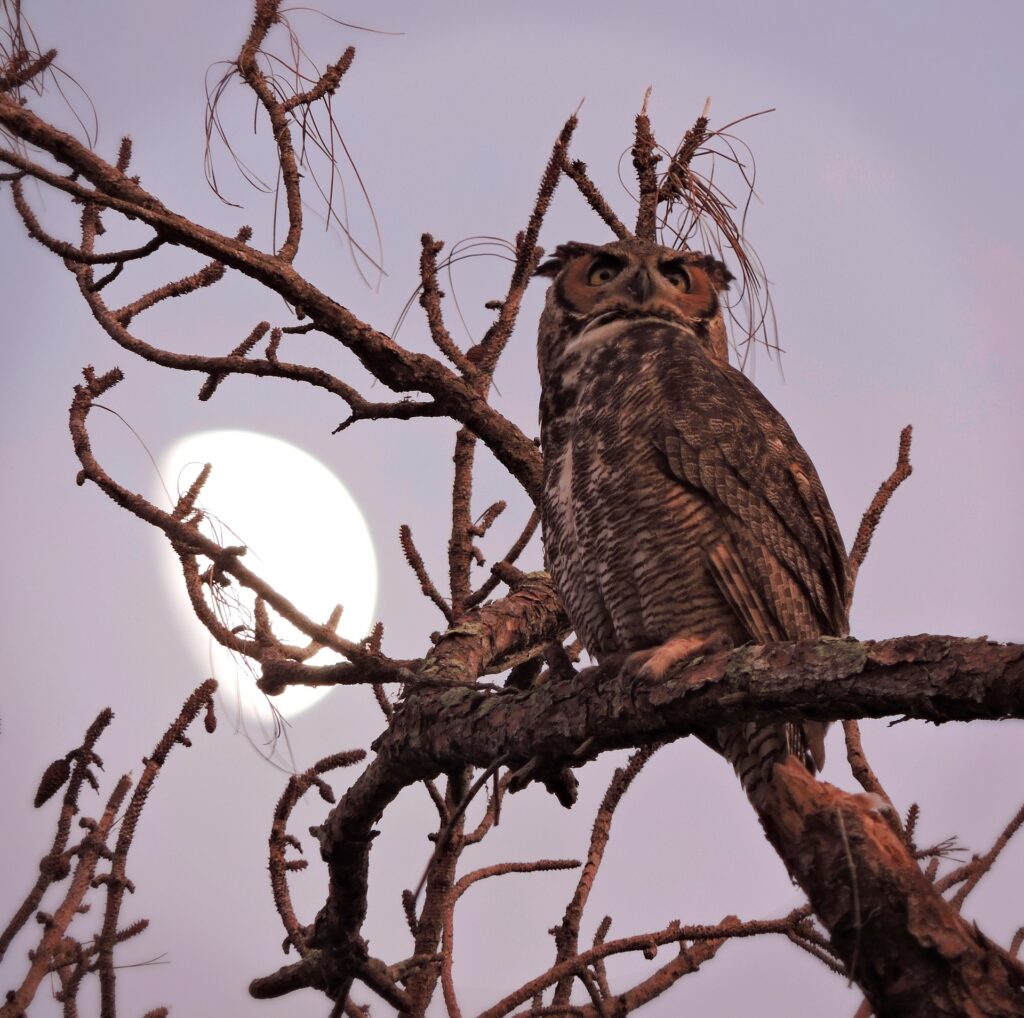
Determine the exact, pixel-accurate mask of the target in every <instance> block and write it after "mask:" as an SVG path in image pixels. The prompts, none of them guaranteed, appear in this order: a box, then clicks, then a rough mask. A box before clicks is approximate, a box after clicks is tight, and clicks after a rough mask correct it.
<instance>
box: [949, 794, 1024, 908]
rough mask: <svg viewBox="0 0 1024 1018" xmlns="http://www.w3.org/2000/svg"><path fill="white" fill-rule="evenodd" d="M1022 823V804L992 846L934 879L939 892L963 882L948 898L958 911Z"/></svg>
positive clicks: (1023, 817) (1023, 814)
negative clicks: (938, 878)
mask: <svg viewBox="0 0 1024 1018" xmlns="http://www.w3.org/2000/svg"><path fill="white" fill-rule="evenodd" d="M1022 825H1024V806H1021V808H1020V809H1019V810H1017V812H1016V813H1015V814H1014V815H1013V818H1012V819H1011V820H1010V822H1009V823H1008V824H1007V825H1006V827H1005V828H1004V829H1003V831H1002V833H1001V834H1000V835H999V837H998V838H996V840H995V841H994V842H993V843H992V847H991V848H990V849H989V850H988V851H987V852H986V853H985V854H984V855H982V856H975V858H974V859H972V860H971V861H970V862H969V863H967V864H966V865H964V866H961V867H959V869H955V870H953V872H952V873H947V874H946V876H944V877H943V878H942V879H941V880H938V881H936V884H935V886H936V887H937V888H938V890H939V891H940V892H942V891H946V890H948V889H949V888H951V887H953V886H955V885H956V884H959V883H961V881H962V882H963V886H962V887H961V888H960V890H958V891H957V892H956V894H954V895H953V897H952V898H950V900H949V903H950V904H951V905H952V906H953V908H955V909H957V911H959V910H960V909H961V908H962V907H963V904H964V901H965V900H966V899H967V895H969V894H970V893H971V891H973V890H974V888H975V887H977V886H978V883H979V881H980V880H981V878H982V877H984V876H985V874H986V873H988V872H989V870H991V869H992V865H993V864H994V863H995V861H996V860H997V859H998V858H999V855H1000V853H1001V852H1002V851H1003V849H1004V848H1006V846H1007V845H1008V844H1009V843H1010V839H1011V838H1012V837H1013V836H1014V835H1015V834H1016V833H1017V831H1019V830H1020V828H1021V826H1022Z"/></svg>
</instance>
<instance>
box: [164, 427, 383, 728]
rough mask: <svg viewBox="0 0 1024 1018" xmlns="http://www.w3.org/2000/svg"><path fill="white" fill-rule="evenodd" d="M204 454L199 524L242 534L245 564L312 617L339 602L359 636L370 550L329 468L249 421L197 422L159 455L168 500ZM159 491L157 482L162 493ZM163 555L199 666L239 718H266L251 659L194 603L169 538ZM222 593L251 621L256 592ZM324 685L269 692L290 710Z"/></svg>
mask: <svg viewBox="0 0 1024 1018" xmlns="http://www.w3.org/2000/svg"><path fill="white" fill-rule="evenodd" d="M206 463H210V464H212V467H213V469H212V471H211V473H210V477H209V480H208V481H207V482H206V485H205V486H204V487H203V490H202V493H201V495H200V496H199V502H198V507H199V508H202V509H203V510H205V511H206V512H207V513H208V514H209V519H208V520H207V521H206V522H204V523H203V525H202V527H203V530H204V532H205V533H207V534H208V535H210V536H213V537H215V538H216V539H217V540H218V541H219V542H220V543H221V544H223V545H232V544H234V545H237V544H244V545H245V546H246V547H247V548H248V551H247V552H246V555H245V557H244V560H243V561H244V563H245V565H246V566H247V567H248V568H249V569H251V570H252V571H253V572H254V573H256V574H257V575H259V576H261V577H262V578H263V579H264V580H266V581H267V582H268V583H269V584H271V585H272V586H273V587H274V589H275V590H277V591H278V593H280V594H282V595H283V596H284V597H286V598H288V599H289V600H290V601H291V602H292V604H294V605H295V606H296V608H298V609H299V611H301V612H303V613H304V614H305V615H306V616H307V617H308V618H310V619H312V620H313V621H314V622H319V623H323V622H326V621H327V617H328V616H329V615H330V613H331V610H332V609H333V608H334V606H335V605H336V604H340V605H342V607H343V609H344V611H343V614H342V617H341V623H340V624H339V626H338V633H339V634H340V635H341V636H344V637H345V638H347V639H349V640H359V639H362V638H363V637H364V636H366V634H367V633H368V632H369V630H370V627H371V626H372V625H373V621H374V618H373V612H374V606H375V604H376V600H377V560H376V556H375V555H374V551H373V544H372V542H371V539H370V531H369V529H368V528H367V526H366V521H365V520H364V519H363V515H362V513H361V512H360V511H359V507H358V506H357V505H356V503H355V501H354V500H353V499H352V496H351V495H350V494H349V493H348V492H347V491H346V490H345V488H344V486H343V485H342V483H341V481H339V480H338V478H337V477H336V476H335V475H334V473H332V472H331V471H330V470H329V469H328V468H327V467H325V466H324V465H323V464H322V463H321V462H320V461H319V460H316V459H314V458H313V457H312V456H310V455H309V454H308V453H305V452H303V451H302V450H301V449H298V448H296V446H294V445H291V444H289V443H288V442H283V441H281V440H280V439H277V438H270V437H268V436H267V435H260V434H257V433H255V432H252V431H205V432H198V433H196V434H193V435H189V436H188V437H186V438H183V439H181V441H179V442H176V443H175V444H174V445H173V446H172V447H171V448H170V449H168V450H167V451H166V452H165V453H164V455H163V456H162V457H161V459H160V473H161V475H162V477H163V482H164V484H165V485H166V487H167V488H168V489H169V490H170V495H171V498H172V500H173V499H176V498H177V497H178V495H179V494H181V493H183V492H185V491H186V490H187V489H188V487H189V485H190V484H191V483H192V482H193V481H194V480H195V478H196V476H197V475H198V473H199V471H200V470H202V468H203V465H204V464H206ZM166 499H167V496H166V495H165V494H164V493H163V492H161V494H160V503H161V504H166ZM203 562H204V560H203V559H200V563H201V564H202V563H203ZM161 564H162V573H163V577H164V580H165V581H166V587H167V592H168V595H169V600H170V603H171V605H172V612H173V613H174V615H175V617H176V618H177V619H178V621H179V622H180V624H181V627H182V631H183V634H184V636H185V638H186V639H187V641H188V643H189V645H190V646H191V648H192V649H193V651H194V653H195V655H196V658H197V661H198V662H199V663H200V666H201V669H202V671H203V672H204V673H205V672H209V671H210V670H211V669H212V671H213V674H214V677H215V678H216V679H217V680H218V681H219V682H220V689H221V693H222V694H223V698H224V700H226V701H227V705H228V706H229V707H233V708H234V710H235V712H236V713H240V715H241V716H240V717H239V718H238V721H239V722H241V723H244V721H245V720H246V719H248V720H260V721H263V722H267V721H269V720H270V719H271V718H272V716H273V715H272V709H271V707H270V706H269V704H268V702H267V697H265V696H264V694H262V693H261V692H260V691H259V690H258V689H257V688H256V685H255V678H254V673H253V670H252V668H250V667H248V665H247V663H246V662H244V661H243V660H240V659H239V658H238V656H236V655H234V654H232V653H231V652H230V651H228V650H226V649H225V648H224V647H222V646H221V645H220V644H219V643H217V642H216V641H215V640H214V639H213V638H212V637H211V636H210V635H209V633H207V631H206V629H205V628H204V627H203V626H202V625H201V624H200V623H199V621H198V620H197V619H196V617H195V615H194V614H193V613H192V609H191V606H190V604H189V601H188V595H187V594H186V592H185V585H184V581H183V579H182V575H181V566H180V564H179V562H178V558H177V556H176V555H174V553H173V552H172V551H171V550H170V548H169V547H168V548H167V549H166V553H165V554H164V555H162V556H161ZM225 594H226V595H227V598H228V599H229V600H230V601H231V602H235V601H237V602H238V603H237V605H236V604H233V603H232V604H228V605H220V606H218V608H217V610H218V611H219V613H220V614H221V616H222V618H224V619H225V620H226V621H227V624H228V628H233V627H234V626H237V625H249V624H251V622H252V608H253V604H254V602H255V598H254V597H253V595H252V594H250V593H249V591H246V590H242V589H241V588H239V586H238V584H237V583H236V582H233V583H232V584H231V585H230V586H229V587H227V588H226V590H225ZM207 602H208V603H209V597H207ZM270 616H271V623H272V626H273V629H274V632H275V634H276V635H277V636H278V637H279V638H280V639H282V640H284V641H286V642H288V643H294V644H297V645H299V646H305V645H306V644H307V643H308V642H309V640H308V637H306V636H304V635H302V634H301V633H299V632H298V631H297V630H296V629H294V628H293V627H292V626H291V625H290V624H288V623H286V622H285V621H284V620H283V619H280V618H278V617H277V615H276V614H275V613H274V612H273V611H271V613H270ZM244 635H246V636H251V633H246V634H244ZM311 660H313V661H314V663H316V664H322V663H328V662H331V661H337V660H340V658H339V656H338V655H337V654H334V653H333V652H330V651H320V652H319V653H318V654H317V655H316V657H315V658H314V659H311ZM256 667H258V666H256ZM328 689H329V687H320V688H307V687H295V688H293V689H290V690H288V691H287V692H285V693H283V694H282V695H280V696H276V697H274V698H273V705H274V707H276V708H277V709H278V710H280V711H281V712H282V713H283V714H284V715H285V717H288V716H293V715H295V714H297V713H299V712H300V711H303V710H305V709H306V708H308V707H310V706H312V704H313V703H315V702H316V701H317V700H319V699H320V698H321V697H322V696H324V695H325V693H326V692H328ZM239 709H240V711H239Z"/></svg>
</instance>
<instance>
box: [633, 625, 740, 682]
mask: <svg viewBox="0 0 1024 1018" xmlns="http://www.w3.org/2000/svg"><path fill="white" fill-rule="evenodd" d="M729 646H730V641H729V638H728V637H727V636H725V634H724V633H712V634H711V636H689V635H681V636H673V637H672V638H671V639H669V640H666V641H665V642H664V643H663V644H661V645H660V646H658V647H647V648H645V649H644V650H637V651H634V652H633V653H632V654H630V655H629V657H627V658H626V661H625V664H624V665H623V671H624V672H626V673H627V674H628V675H631V676H633V677H635V678H638V679H648V680H651V681H654V682H660V681H661V679H663V678H664V677H665V674H666V672H668V670H669V669H670V668H672V667H673V666H675V665H678V664H681V663H683V662H685V661H692V660H693V659H694V658H696V657H701V656H702V655H704V654H713V653H714V652H715V651H718V650H726V649H727V648H728V647H729Z"/></svg>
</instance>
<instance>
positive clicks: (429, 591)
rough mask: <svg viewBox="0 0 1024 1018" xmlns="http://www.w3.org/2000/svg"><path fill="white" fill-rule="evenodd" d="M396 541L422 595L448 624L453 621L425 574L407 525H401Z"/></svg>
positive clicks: (425, 570)
mask: <svg viewBox="0 0 1024 1018" xmlns="http://www.w3.org/2000/svg"><path fill="white" fill-rule="evenodd" d="M398 540H399V543H400V544H401V545H402V551H403V553H404V554H405V561H406V562H408V563H409V568H410V569H411V570H412V571H413V573H415V575H416V579H417V580H419V581H420V590H422V591H423V593H424V595H425V596H426V597H428V598H429V599H430V600H431V601H433V602H434V604H435V605H436V606H437V608H438V610H439V611H440V612H441V614H442V615H443V616H444V617H445V619H446V620H447V621H448V622H451V621H452V619H453V617H454V616H453V614H452V609H451V606H450V605H449V604H448V602H447V601H445V599H444V598H443V597H442V596H441V592H440V591H439V590H438V589H437V587H435V586H434V581H433V580H432V579H431V578H430V574H429V573H428V572H427V567H426V566H425V565H424V564H423V557H422V556H421V555H420V553H419V552H418V551H417V550H416V545H415V543H414V542H413V539H412V530H411V529H410V527H409V526H408V524H405V523H403V524H402V525H401V527H399V529H398Z"/></svg>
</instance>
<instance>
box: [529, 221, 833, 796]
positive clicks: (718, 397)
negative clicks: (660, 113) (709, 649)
mask: <svg viewBox="0 0 1024 1018" xmlns="http://www.w3.org/2000/svg"><path fill="white" fill-rule="evenodd" d="M539 272H540V274H542V275H547V276H551V277H553V280H554V281H553V283H552V285H551V287H550V289H549V292H548V298H547V304H546V307H545V310H544V314H543V316H542V318H541V323H540V330H539V336H538V360H539V365H540V373H541V383H542V394H541V442H542V446H543V450H544V477H545V486H544V500H543V522H544V547H545V557H546V560H547V565H548V568H549V570H550V572H551V575H552V578H553V580H554V582H555V585H556V587H557V588H558V590H559V593H560V594H561V596H562V599H563V601H564V603H565V607H566V610H567V612H568V614H569V618H570V620H571V621H572V623H573V626H574V628H575V629H576V633H577V635H578V636H579V638H580V639H581V641H582V642H583V645H584V646H585V647H586V648H587V650H588V651H589V652H590V653H591V654H592V655H593V656H595V657H596V658H598V659H599V660H600V659H602V658H605V657H608V656H609V655H613V654H621V653H624V652H626V653H630V652H631V653H632V654H633V657H632V658H631V659H630V661H631V664H632V665H633V666H636V667H640V668H644V669H646V670H647V671H648V673H652V674H655V675H657V674H660V672H662V671H663V670H664V668H665V667H666V666H667V664H668V663H671V661H672V660H674V659H677V658H678V657H680V656H686V654H687V653H692V652H693V650H694V648H696V647H699V646H702V645H706V644H707V643H708V642H709V641H710V642H717V643H720V644H724V645H729V646H736V645H739V644H742V643H745V642H749V641H754V642H757V643H767V642H772V641H777V640H795V639H803V638H809V637H814V636H817V635H821V634H833V635H839V634H843V633H845V632H846V629H847V609H846V602H845V595H844V591H845V576H846V568H847V563H846V553H845V550H844V548H843V543H842V539H841V536H840V534H839V530H838V527H837V526H836V522H835V519H834V518H833V515H832V511H831V509H830V507H829V504H828V499H827V497H826V495H825V492H824V490H823V489H822V486H821V482H820V481H819V480H818V476H817V473H816V471H815V469H814V466H813V464H812V463H811V461H810V459H809V458H808V456H807V454H806V453H805V452H804V450H803V449H802V448H801V446H800V444H799V442H798V441H797V440H796V437H795V436H794V434H793V432H792V431H791V430H790V428H789V426H788V425H787V424H786V422H785V420H783V418H782V417H781V415H780V414H779V413H778V412H777V411H776V410H775V408H774V407H772V405H771V404H770V403H769V402H768V401H767V400H766V399H765V398H764V396H763V395H762V394H761V393H760V392H759V391H758V389H757V388H756V387H755V386H754V385H753V383H751V382H750V381H749V379H747V378H746V377H745V376H744V375H743V374H742V373H741V372H739V371H737V370H736V369H734V368H732V367H731V366H730V365H729V363H728V346H727V343H726V338H725V327H724V324H723V322H722V317H721V311H720V307H719V301H718V292H719V291H721V290H723V289H725V287H726V286H728V282H729V279H730V276H729V273H728V272H727V270H726V269H725V267H724V266H723V265H721V263H719V262H717V261H715V260H714V259H712V258H709V257H708V256H706V255H701V254H697V253H693V252H680V251H676V250H671V249H668V248H661V247H656V246H653V245H650V244H644V243H641V242H639V241H636V240H625V241H618V242H616V243H614V244H609V245H606V246H603V247H596V246H591V245H585V244H568V245H564V246H562V247H560V248H558V250H557V251H556V254H555V257H554V259H552V260H551V261H549V262H547V263H546V264H545V265H543V266H541V268H540V270H539ZM666 644H668V646H667V647H666V646H665V645H666ZM658 648H661V649H660V650H659V649H658ZM823 734H824V728H823V726H821V725H817V724H813V723H805V724H803V725H800V726H791V725H762V726H754V725H737V726H730V727H728V728H726V729H723V730H721V731H719V732H717V733H713V734H712V733H709V735H708V741H711V742H714V743H715V744H716V745H717V747H718V749H719V750H720V751H721V752H722V753H723V755H725V756H726V757H727V758H728V759H729V760H730V761H731V762H732V764H733V765H734V766H735V767H736V770H737V772H738V773H739V775H740V777H741V779H742V780H743V783H744V787H746V788H747V790H748V792H749V793H750V794H751V795H752V796H753V795H755V794H756V788H757V785H758V784H759V782H760V781H762V780H765V779H767V778H769V777H770V775H771V770H772V767H773V765H774V763H775V762H776V761H777V760H779V759H781V758H782V757H783V756H784V755H785V754H786V753H787V752H794V753H796V754H797V755H799V756H800V757H802V758H803V759H804V760H805V761H806V763H807V765H808V766H809V767H811V768H812V769H814V768H815V767H820V765H821V762H822V759H823V749H822V737H823Z"/></svg>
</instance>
